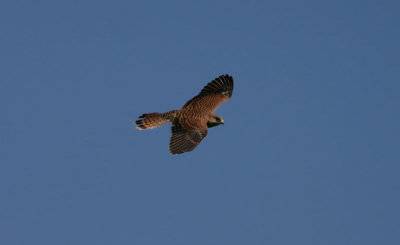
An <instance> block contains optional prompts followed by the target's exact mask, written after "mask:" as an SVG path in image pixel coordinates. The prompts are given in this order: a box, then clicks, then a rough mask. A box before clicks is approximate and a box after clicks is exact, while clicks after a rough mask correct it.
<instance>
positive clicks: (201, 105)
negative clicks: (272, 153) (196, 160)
mask: <svg viewBox="0 0 400 245" xmlns="http://www.w3.org/2000/svg"><path fill="white" fill-rule="evenodd" d="M232 92H233V78H232V77H231V76H230V75H223V76H220V77H218V78H216V79H214V80H213V81H211V82H209V83H208V84H207V85H206V86H205V87H204V88H203V89H202V90H201V91H200V93H199V94H198V95H197V96H195V97H194V98H192V99H191V100H189V101H188V102H186V104H185V105H184V106H183V107H182V109H180V110H172V111H169V112H165V113H156V112H154V113H148V114H143V115H141V116H139V118H141V119H140V120H137V121H136V122H134V124H135V125H137V126H136V128H137V129H139V130H143V129H151V128H156V127H159V126H162V125H164V124H167V123H169V122H172V128H171V133H172V136H171V139H170V141H169V151H170V152H171V153H172V154H181V153H184V152H188V151H192V150H193V149H194V148H196V146H197V145H199V144H200V142H201V141H202V140H203V139H204V138H205V137H206V136H207V132H208V128H211V127H215V126H218V125H220V124H224V120H223V119H222V117H220V116H217V115H215V114H214V111H215V109H217V107H218V106H220V105H221V104H222V103H224V102H225V101H227V100H229V99H230V98H231V97H232Z"/></svg>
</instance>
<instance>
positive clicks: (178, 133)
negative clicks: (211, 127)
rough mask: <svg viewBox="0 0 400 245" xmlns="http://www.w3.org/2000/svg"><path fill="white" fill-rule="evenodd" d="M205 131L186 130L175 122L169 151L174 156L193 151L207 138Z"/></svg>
mask: <svg viewBox="0 0 400 245" xmlns="http://www.w3.org/2000/svg"><path fill="white" fill-rule="evenodd" d="M207 132H208V130H207V128H205V129H185V128H183V127H182V126H181V124H180V123H179V122H177V121H175V122H174V123H173V125H172V128H171V133H172V136H171V139H170V141H169V151H170V152H171V153H172V154H181V153H184V152H188V151H192V150H194V148H196V147H197V145H198V144H200V142H201V141H202V140H203V139H204V138H205V137H206V136H207Z"/></svg>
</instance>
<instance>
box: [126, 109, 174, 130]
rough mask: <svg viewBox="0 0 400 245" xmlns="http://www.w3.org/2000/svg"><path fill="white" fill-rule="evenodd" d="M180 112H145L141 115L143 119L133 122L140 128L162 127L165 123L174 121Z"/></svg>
mask: <svg viewBox="0 0 400 245" xmlns="http://www.w3.org/2000/svg"><path fill="white" fill-rule="evenodd" d="M178 112H179V111H178V110H173V111H169V112H166V113H157V112H153V113H147V114H143V115H141V116H139V118H141V119H140V120H137V121H135V122H133V124H134V125H136V128H137V129H139V130H143V129H151V128H156V127H160V126H162V125H164V124H167V123H169V122H172V121H173V120H174V118H175V117H176V115H177V113H178Z"/></svg>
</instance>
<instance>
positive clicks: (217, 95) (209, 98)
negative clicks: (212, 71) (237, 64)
mask: <svg viewBox="0 0 400 245" xmlns="http://www.w3.org/2000/svg"><path fill="white" fill-rule="evenodd" d="M232 93H233V78H232V77H231V76H230V75H223V76H220V77H218V78H216V79H214V80H213V81H211V82H209V83H208V84H207V85H206V86H205V87H204V88H203V89H202V90H201V91H200V93H199V94H198V95H197V96H195V97H194V98H193V99H191V100H189V101H188V102H186V104H185V105H184V106H183V108H182V109H185V108H191V109H192V110H200V111H207V112H214V111H215V109H217V107H218V106H220V105H221V104H222V103H224V102H225V101H227V100H229V99H230V98H231V97H232Z"/></svg>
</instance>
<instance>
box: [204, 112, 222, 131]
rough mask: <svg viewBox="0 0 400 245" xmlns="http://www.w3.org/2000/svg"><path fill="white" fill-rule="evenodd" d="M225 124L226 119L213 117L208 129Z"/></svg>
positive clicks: (208, 123)
mask: <svg viewBox="0 0 400 245" xmlns="http://www.w3.org/2000/svg"><path fill="white" fill-rule="evenodd" d="M221 124H224V119H222V117H220V116H217V115H213V116H211V117H210V118H209V119H208V121H207V127H208V128H212V127H215V126H218V125H221Z"/></svg>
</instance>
